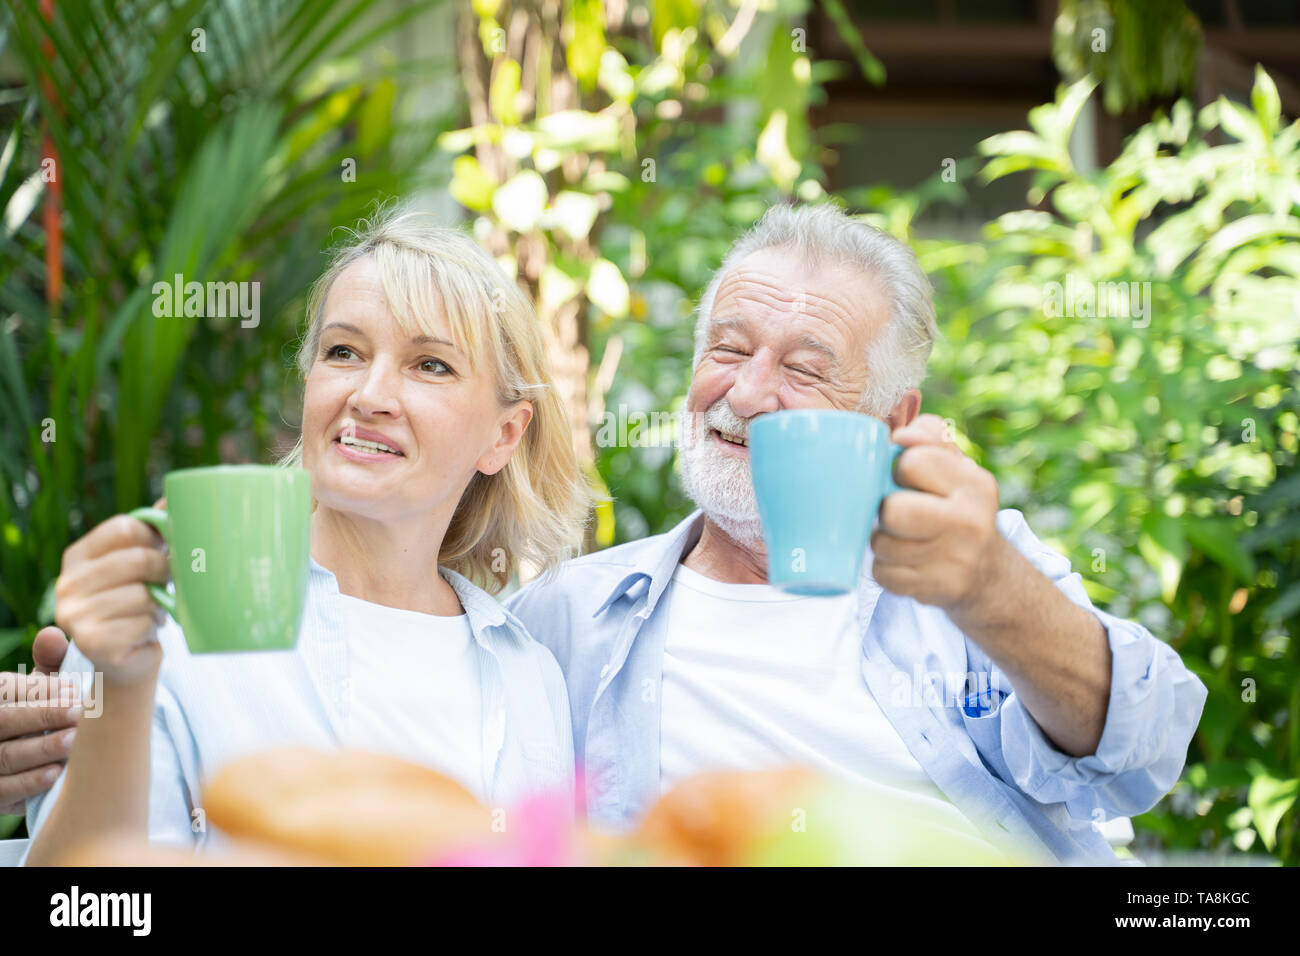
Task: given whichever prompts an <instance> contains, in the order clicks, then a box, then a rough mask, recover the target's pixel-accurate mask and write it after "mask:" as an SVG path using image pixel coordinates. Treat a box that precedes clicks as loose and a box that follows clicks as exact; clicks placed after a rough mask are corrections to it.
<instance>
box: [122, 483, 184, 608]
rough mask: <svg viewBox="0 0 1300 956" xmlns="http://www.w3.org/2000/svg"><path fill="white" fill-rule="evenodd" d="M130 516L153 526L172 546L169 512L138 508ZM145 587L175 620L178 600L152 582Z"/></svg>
mask: <svg viewBox="0 0 1300 956" xmlns="http://www.w3.org/2000/svg"><path fill="white" fill-rule="evenodd" d="M128 514H129V516H130V517H132V518H135V519H136V520H137V521H143V522H144V523H145V524H147V525H149V526H151V527H152V528H153V529H154V530H155V531H157V532H158V533H159V534H160V535H162V539H163V540H164V541H166V542H167V544H169V545H170V544H171V539H170V538H168V537H167V512H165V511H162V510H160V509H158V508H136V509H135V510H134V511H131V512H128ZM145 587H147V588H148V589H149V594H150V596H151V597H153V599H154V600H155V601H157V602H158V603H159V604H160V605H162V608H163V610H164V611H166V612H167V613H168V614H170V615H171V616H172V617H173V618H174V617H176V598H174V597H172V595H170V594H168V593H167V589H166V588H164V587H162V586H160V585H157V584H153V583H152V582H150V583H148V584H146V585H145Z"/></svg>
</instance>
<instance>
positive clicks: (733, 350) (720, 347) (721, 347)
mask: <svg viewBox="0 0 1300 956" xmlns="http://www.w3.org/2000/svg"><path fill="white" fill-rule="evenodd" d="M714 349H715V350H716V351H718V352H726V353H727V354H729V355H744V354H745V353H744V352H742V351H741V350H740V349H738V348H734V347H733V346H730V345H715V346H714Z"/></svg>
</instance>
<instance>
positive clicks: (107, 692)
mask: <svg viewBox="0 0 1300 956" xmlns="http://www.w3.org/2000/svg"><path fill="white" fill-rule="evenodd" d="M156 677H157V674H156V672H155V674H154V676H153V677H152V678H150V679H148V680H141V681H136V682H133V683H129V684H124V685H123V684H109V683H107V682H105V683H104V685H103V687H102V688H101V689H100V693H101V694H102V696H103V700H102V701H97V700H95V699H94V698H91V699H90V700H89V701H87V705H86V706H87V710H88V711H89V712H92V713H93V712H95V711H96V710H99V711H100V714H99V716H98V717H95V718H93V719H85V720H82V722H81V724H80V726H79V727H78V729H77V737H76V739H75V740H74V741H73V744H72V755H71V757H69V760H68V768H67V770H66V771H65V778H64V781H63V790H62V792H61V793H60V794H59V795H58V799H57V801H56V802H55V804H54V807H53V808H52V809H51V810H50V815H49V817H48V818H47V819H46V821H45V825H44V826H43V827H41V829H40V830H39V831H38V832H37V833H36V835H35V837H34V838H33V840H32V845H31V848H30V849H29V850H28V852H27V865H28V866H48V865H49V864H50V863H53V862H55V861H57V860H58V859H59V858H60V857H63V856H65V855H66V854H67V853H69V852H70V851H72V850H75V849H77V848H79V847H81V846H84V845H85V844H86V843H88V842H89V841H90V840H94V839H100V838H103V837H106V836H110V835H122V836H126V837H134V838H138V839H140V840H144V839H146V838H147V836H148V830H149V737H150V728H151V726H152V721H153V698H154V683H155V680H156Z"/></svg>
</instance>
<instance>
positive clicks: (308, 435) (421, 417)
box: [302, 257, 532, 522]
mask: <svg viewBox="0 0 1300 956" xmlns="http://www.w3.org/2000/svg"><path fill="white" fill-rule="evenodd" d="M435 300H436V301H438V303H439V306H440V308H439V314H438V315H437V316H434V317H433V318H432V320H431V323H430V324H431V325H432V329H433V335H432V336H425V335H423V334H421V333H420V332H419V331H418V330H412V333H413V334H411V333H407V332H403V331H402V330H401V328H400V327H399V326H398V324H397V322H396V320H395V319H394V318H393V315H392V313H391V312H390V311H389V309H388V303H387V300H386V298H385V296H384V291H383V286H382V285H381V283H380V279H379V274H378V272H377V271H376V269H375V265H374V261H373V260H372V259H371V258H370V257H365V258H362V259H359V260H357V261H356V262H354V263H352V264H351V265H350V266H348V267H347V268H346V269H345V270H344V271H343V272H342V273H340V274H339V276H338V278H336V279H335V280H334V284H333V285H332V286H331V287H330V290H329V294H328V296H327V298H326V301H325V308H324V311H323V314H322V317H321V336H320V348H319V351H318V352H317V353H316V357H315V361H314V363H313V365H312V367H311V370H310V372H309V373H308V375H307V383H306V393H305V395H304V398H303V420H302V440H303V453H302V462H303V467H305V468H306V469H307V470H308V471H310V472H311V475H312V493H313V495H314V496H315V498H316V500H317V501H318V502H320V503H321V504H322V505H323V506H325V507H328V508H333V509H335V510H338V511H342V512H347V513H351V514H356V515H360V516H364V517H367V518H372V519H375V520H379V521H385V522H393V521H402V520H409V519H413V518H418V519H428V518H431V517H433V516H434V515H438V516H441V517H442V518H443V519H444V520H447V521H450V519H451V515H452V514H453V512H454V511H455V508H456V503H457V502H458V501H459V500H460V496H461V494H462V492H463V491H464V490H465V487H466V485H468V484H469V481H470V479H471V478H472V477H473V476H474V472H476V471H481V472H483V473H485V474H495V473H496V472H497V471H500V470H501V469H502V468H503V467H505V464H506V462H507V461H508V460H509V458H510V453H511V451H513V449H514V447H515V445H516V444H518V442H519V439H520V438H521V437H522V436H523V433H524V429H525V428H526V427H527V425H528V421H529V419H530V418H531V416H532V411H531V408H530V406H529V404H528V403H527V402H520V403H518V404H517V405H515V406H512V407H508V408H503V407H502V406H501V404H500V402H499V401H498V399H497V389H496V382H495V380H494V376H493V373H492V371H491V370H490V369H487V368H484V369H471V367H470V363H469V360H468V359H467V358H466V356H465V355H464V354H462V353H461V352H460V351H459V350H458V349H457V348H456V347H455V346H454V345H452V342H451V333H450V327H449V326H448V324H447V320H446V316H445V315H443V314H442V310H441V299H439V298H437V296H436V293H435ZM481 362H482V364H484V365H487V364H488V363H487V362H486V361H483V360H482V359H481Z"/></svg>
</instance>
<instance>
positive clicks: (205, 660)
mask: <svg viewBox="0 0 1300 956" xmlns="http://www.w3.org/2000/svg"><path fill="white" fill-rule="evenodd" d="M440 570H441V573H442V575H443V577H444V578H445V579H446V580H447V582H448V583H449V584H451V586H452V587H453V588H454V589H455V591H456V594H457V596H458V597H459V598H460V603H461V605H462V606H463V607H464V609H465V617H464V619H463V620H464V621H465V623H467V624H468V630H469V635H470V638H471V644H472V650H473V657H474V659H475V661H476V663H477V668H478V677H479V682H478V684H479V691H480V692H479V694H478V695H477V701H476V705H477V709H478V714H479V719H478V723H477V724H476V725H473V726H466V727H464V731H465V736H464V738H462V739H461V740H458V741H457V742H456V747H457V748H460V750H459V752H460V753H461V755H462V756H461V757H460V758H458V759H461V760H469V759H470V758H469V756H468V754H469V748H477V751H478V755H479V758H480V759H479V760H478V761H477V767H476V769H475V771H473V772H474V773H476V774H477V775H478V776H479V777H480V778H481V780H482V784H481V785H480V786H472V785H470V786H469V789H470V790H471V791H473V792H476V793H478V794H479V795H480V797H482V798H483V799H484V802H485V803H487V804H488V805H489V806H491V807H494V808H496V807H509V806H511V805H512V804H513V803H515V802H516V801H517V800H519V799H520V798H521V797H522V796H524V795H526V794H529V793H532V792H534V791H539V790H554V789H556V788H563V789H564V790H566V791H570V792H571V791H572V788H573V776H574V769H573V735H572V731H571V729H570V727H571V725H570V718H569V703H568V696H567V693H566V691H565V685H564V678H563V675H562V674H561V673H560V668H559V665H558V664H556V662H555V658H554V657H552V656H551V653H550V651H548V650H547V649H546V648H544V647H543V646H542V645H541V644H539V643H537V642H536V641H534V640H533V639H532V638H531V637H530V636H529V635H528V632H527V631H526V630H525V629H524V627H523V625H522V624H520V623H519V621H518V620H517V619H516V618H515V617H514V616H513V615H512V614H510V613H509V612H508V611H507V610H506V609H505V608H503V607H502V606H501V604H499V603H498V602H497V601H496V600H494V599H493V598H492V597H491V596H490V595H488V594H487V593H486V592H485V591H483V590H481V589H480V588H478V587H476V586H475V585H473V584H471V583H470V582H469V581H468V580H467V579H466V578H464V577H462V576H461V575H459V574H456V573H455V572H454V571H450V570H448V569H446V568H442V569H440ZM359 603H361V602H359ZM414 616H415V617H417V618H419V617H425V615H414ZM352 617H353V616H352V615H350V614H349V613H347V611H346V610H345V608H344V607H343V596H342V595H340V594H339V590H338V581H337V579H336V578H335V577H334V575H333V573H332V572H330V571H328V570H326V569H325V568H323V567H321V566H320V565H319V564H317V563H316V562H315V561H312V563H311V575H310V581H309V584H308V593H307V605H306V610H305V612H304V615H303V624H302V630H301V631H300V633H299V637H298V646H297V647H296V648H294V649H293V650H291V651H258V652H250V653H241V654H197V655H196V654H191V653H190V652H189V648H188V647H187V646H186V644H185V637H184V635H183V634H182V632H181V629H180V627H179V626H178V625H177V624H176V623H175V622H174V621H172V620H170V619H168V621H167V623H166V625H164V626H163V627H162V628H160V629H159V640H160V641H161V643H162V645H163V663H162V667H161V669H160V671H159V676H158V686H157V692H156V696H155V702H154V718H153V734H152V739H151V753H150V758H151V764H152V773H151V779H150V792H149V835H150V839H151V840H153V841H155V842H162V843H169V844H177V845H184V846H193V845H204V844H209V843H212V844H216V843H220V842H221V837H220V836H216V837H215V839H214V831H213V830H212V828H210V827H209V826H208V825H207V822H206V819H205V816H204V814H203V813H202V812H201V811H202V805H201V794H202V782H203V780H204V778H205V777H206V776H208V775H210V774H211V773H213V772H214V771H215V770H217V769H218V768H220V767H221V766H222V765H223V764H225V763H226V762H227V761H229V760H231V759H233V758H236V757H239V756H242V755H245V754H249V753H255V752H257V751H260V750H266V749H269V748H272V747H278V746H308V747H317V748H320V749H333V748H338V747H367V746H368V745H369V746H368V749H374V750H379V751H388V752H393V747H392V745H393V744H394V736H393V733H389V734H386V735H385V738H384V739H381V738H380V737H379V735H378V734H373V733H372V734H371V736H370V737H369V738H368V737H367V733H366V731H365V728H366V727H367V726H369V727H370V728H371V731H373V728H374V725H375V722H376V721H377V720H380V719H381V718H380V717H379V716H378V715H377V708H379V707H382V706H383V703H382V702H383V701H384V700H385V699H387V700H390V701H391V702H392V704H393V706H394V707H395V708H399V709H404V708H407V707H409V706H410V705H411V702H412V701H415V700H417V699H421V698H428V697H432V696H433V695H436V694H437V693H438V692H439V689H440V688H442V687H444V686H445V685H444V684H443V676H444V675H438V674H432V673H430V672H429V666H430V663H431V662H430V661H429V660H428V659H427V658H425V657H416V656H411V655H404V654H402V653H400V652H399V653H395V654H394V655H393V659H392V661H391V666H390V667H388V668H387V669H386V674H385V675H384V677H383V679H384V681H385V683H384V686H382V687H376V686H375V685H374V684H375V681H376V679H377V678H376V671H375V668H374V666H373V663H374V662H373V660H369V661H359V660H358V659H357V657H356V650H355V647H356V643H355V641H354V640H350V639H349V635H348V633H347V630H348V628H347V622H348V621H349V620H350V619H352ZM441 620H442V621H458V620H461V619H459V618H442V619H441ZM372 636H373V637H374V638H375V640H376V641H379V642H382V641H383V639H384V635H383V634H374V635H372ZM429 636H430V637H431V638H436V637H438V636H439V635H435V634H430V635H429ZM93 672H94V665H92V664H91V662H90V661H89V660H88V659H87V658H86V657H85V655H83V654H82V653H81V652H80V651H79V650H78V649H77V647H76V642H75V641H74V642H73V644H72V645H70V646H69V648H68V656H67V657H66V658H65V660H64V662H63V673H64V674H67V675H71V674H74V673H77V674H80V675H81V679H82V686H83V692H84V691H85V690H88V689H89V688H90V686H91V682H92V680H93ZM362 682H364V686H361V684H362ZM386 695H387V696H386ZM453 706H455V707H458V708H461V713H462V714H463V713H464V712H465V708H466V707H467V706H468V705H467V704H466V702H465V700H463V699H461V700H459V701H458V702H457V703H455V704H454V705H453ZM426 713H427V711H426ZM416 716H417V715H415V714H411V713H409V712H404V713H403V714H402V720H403V722H404V723H405V725H406V726H407V727H411V726H415V725H414V724H413V723H412V722H411V720H410V719H409V718H411V717H416ZM83 719H93V717H92V712H91V711H87V715H86V717H85V718H83ZM448 729H449V725H448V723H447V722H443V723H442V724H441V725H440V726H438V727H437V728H436V729H435V728H433V727H431V728H430V730H431V731H432V732H436V733H443V734H445V733H446V732H447V731H448ZM394 732H395V733H396V732H397V731H394ZM410 745H411V746H412V747H413V748H414V752H417V753H418V752H419V751H420V750H421V748H423V747H426V746H428V747H436V743H434V742H432V741H430V740H413V741H411V742H410ZM426 752H428V751H426ZM461 766H462V767H463V766H464V764H463V763H462V765H461ZM444 772H446V771H444ZM451 775H452V776H456V773H455V772H453V773H452V774H451ZM63 779H64V775H62V774H61V775H60V776H59V779H58V780H57V781H56V782H55V784H54V786H53V788H51V789H50V791H49V792H48V793H46V794H44V795H42V796H40V797H34V798H32V799H31V800H29V801H28V802H27V827H28V832H29V833H31V834H32V835H33V836H35V834H36V833H37V831H38V830H39V829H40V828H41V826H42V825H44V823H45V820H46V818H47V817H48V816H49V812H50V810H51V809H52V808H53V807H54V804H55V801H56V800H57V799H58V795H59V793H60V792H61V791H62V787H63ZM472 782H473V781H468V782H467V785H468V784H472ZM24 862H25V857H24Z"/></svg>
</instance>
